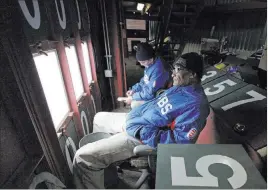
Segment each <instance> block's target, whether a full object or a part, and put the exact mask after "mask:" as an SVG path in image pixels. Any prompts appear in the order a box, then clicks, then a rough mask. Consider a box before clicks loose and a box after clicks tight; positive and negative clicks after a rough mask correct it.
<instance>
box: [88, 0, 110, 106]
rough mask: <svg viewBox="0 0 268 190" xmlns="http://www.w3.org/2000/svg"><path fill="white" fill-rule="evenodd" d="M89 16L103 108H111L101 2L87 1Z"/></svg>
mask: <svg viewBox="0 0 268 190" xmlns="http://www.w3.org/2000/svg"><path fill="white" fill-rule="evenodd" d="M87 4H88V9H89V16H90V27H91V28H90V34H91V40H92V45H93V48H94V54H95V61H96V72H97V77H98V82H99V87H100V91H101V97H94V98H100V99H101V103H102V109H103V110H110V109H111V104H110V103H111V95H110V91H111V89H110V86H109V80H108V78H106V77H105V75H104V70H105V69H107V65H106V59H105V48H104V47H105V46H104V38H103V28H102V18H101V10H100V2H99V1H96V0H90V1H87Z"/></svg>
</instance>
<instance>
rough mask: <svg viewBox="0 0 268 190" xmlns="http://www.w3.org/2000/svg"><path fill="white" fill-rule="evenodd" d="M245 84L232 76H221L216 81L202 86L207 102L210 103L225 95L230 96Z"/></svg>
mask: <svg viewBox="0 0 268 190" xmlns="http://www.w3.org/2000/svg"><path fill="white" fill-rule="evenodd" d="M246 85H247V84H246V83H245V82H243V81H241V80H239V79H237V78H235V77H232V76H228V75H225V76H222V77H220V78H218V79H216V80H213V81H211V82H209V83H207V84H205V85H204V86H203V88H204V90H205V92H206V94H207V97H208V101H209V102H210V103H211V102H213V101H215V100H217V99H219V98H221V97H223V96H225V95H227V94H230V93H232V92H234V91H236V90H238V89H240V88H242V87H244V86H246Z"/></svg>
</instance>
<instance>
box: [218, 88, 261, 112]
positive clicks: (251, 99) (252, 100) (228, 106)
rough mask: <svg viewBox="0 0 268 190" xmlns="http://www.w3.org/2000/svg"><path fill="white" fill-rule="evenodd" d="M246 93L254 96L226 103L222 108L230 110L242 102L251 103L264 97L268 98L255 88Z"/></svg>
mask: <svg viewBox="0 0 268 190" xmlns="http://www.w3.org/2000/svg"><path fill="white" fill-rule="evenodd" d="M246 94H248V95H250V96H252V98H249V99H246V100H240V101H237V102H233V103H231V104H228V105H225V106H223V107H221V109H223V110H224V111H226V110H229V109H231V108H234V107H236V106H240V105H242V104H246V103H249V102H255V101H258V100H263V99H265V98H266V97H265V96H263V95H261V94H259V93H257V92H255V91H254V90H251V91H248V92H247V93H246Z"/></svg>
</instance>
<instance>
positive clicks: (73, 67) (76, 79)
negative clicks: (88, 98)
mask: <svg viewBox="0 0 268 190" xmlns="http://www.w3.org/2000/svg"><path fill="white" fill-rule="evenodd" d="M65 51H66V55H67V59H68V64H69V68H70V72H71V76H72V81H73V85H74V92H75V97H76V100H79V98H80V97H81V96H82V94H83V93H84V87H83V83H82V78H81V72H80V68H79V63H78V59H77V55H76V50H75V47H74V46H70V48H68V47H66V48H65Z"/></svg>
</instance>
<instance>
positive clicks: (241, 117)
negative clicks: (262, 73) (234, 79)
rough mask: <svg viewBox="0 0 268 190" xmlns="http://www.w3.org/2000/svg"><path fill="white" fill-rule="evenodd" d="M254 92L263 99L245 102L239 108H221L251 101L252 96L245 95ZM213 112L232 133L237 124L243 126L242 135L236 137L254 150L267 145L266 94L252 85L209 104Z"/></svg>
mask: <svg viewBox="0 0 268 190" xmlns="http://www.w3.org/2000/svg"><path fill="white" fill-rule="evenodd" d="M250 91H254V92H256V93H258V94H260V95H261V96H263V97H265V98H263V99H259V100H257V101H256V100H255V101H252V102H247V103H244V104H241V105H239V106H235V107H233V108H230V109H228V110H224V109H223V107H224V106H226V105H228V104H231V103H234V102H237V101H241V100H248V99H252V96H250V95H249V94H247V93H248V92H250ZM211 106H212V107H213V109H214V111H215V112H216V113H217V114H218V115H219V116H220V117H221V118H222V119H223V120H225V122H226V123H227V124H228V125H226V127H229V129H230V130H233V131H234V127H235V126H236V125H237V124H238V123H239V124H240V125H245V132H244V133H237V132H236V133H237V135H238V136H239V137H240V138H242V139H243V140H244V141H248V142H249V143H250V144H251V145H252V146H253V148H254V149H255V150H258V149H260V148H262V147H264V146H266V145H267V139H266V137H267V93H266V91H264V90H262V89H261V88H259V87H256V86H254V85H247V86H245V87H243V88H241V89H239V90H237V91H235V92H233V93H231V94H229V95H226V96H224V97H222V98H220V99H218V100H216V101H214V102H213V103H211Z"/></svg>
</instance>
